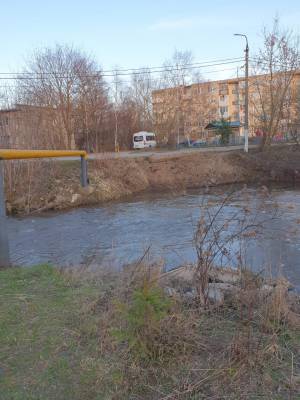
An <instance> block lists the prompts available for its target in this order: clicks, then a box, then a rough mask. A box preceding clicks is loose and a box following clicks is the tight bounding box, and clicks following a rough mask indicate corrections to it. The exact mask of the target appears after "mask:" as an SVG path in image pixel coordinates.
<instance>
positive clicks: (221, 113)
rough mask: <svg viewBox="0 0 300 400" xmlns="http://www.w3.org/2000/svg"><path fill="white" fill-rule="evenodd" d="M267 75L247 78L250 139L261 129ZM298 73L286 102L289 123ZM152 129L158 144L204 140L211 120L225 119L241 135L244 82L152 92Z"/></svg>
mask: <svg viewBox="0 0 300 400" xmlns="http://www.w3.org/2000/svg"><path fill="white" fill-rule="evenodd" d="M267 80H268V79H267V76H264V75H261V76H252V77H250V78H249V134H250V136H251V135H252V136H254V135H256V134H257V131H258V130H259V128H260V127H261V120H262V119H263V117H262V115H263V112H264V113H265V111H266V110H263V107H262V105H260V104H259V103H260V101H261V102H262V96H263V95H264V93H265V92H266V90H267V88H268V86H267V85H265V87H264V84H265V82H267ZM299 84H300V73H297V74H295V76H294V78H293V80H292V82H291V89H290V93H291V95H290V96H291V98H292V100H291V101H290V102H289V110H288V111H289V112H288V113H286V114H289V117H286V121H285V122H286V126H287V125H288V124H289V123H290V120H291V118H292V114H293V115H294V118H295V113H296V110H297V108H298V107H297V104H299V99H300V96H298V94H299V93H300V85H299ZM152 103H153V114H154V121H155V130H156V132H157V134H158V135H159V136H160V139H161V140H162V141H167V140H168V139H169V138H170V136H171V137H173V141H174V142H176V140H177V139H178V138H179V137H180V138H182V137H189V138H193V139H199V138H204V139H207V138H208V136H209V134H210V132H209V129H207V128H208V127H209V126H211V123H212V122H213V121H219V120H221V119H225V120H227V121H230V122H231V123H232V126H234V127H235V129H234V133H235V134H236V135H240V136H242V135H243V133H244V122H245V79H244V78H235V79H226V80H219V81H211V82H203V83H202V82H201V83H197V84H192V85H189V86H180V87H176V88H167V89H162V90H155V91H153V92H152Z"/></svg>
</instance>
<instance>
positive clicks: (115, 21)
mask: <svg viewBox="0 0 300 400" xmlns="http://www.w3.org/2000/svg"><path fill="white" fill-rule="evenodd" d="M276 15H278V16H280V19H281V22H282V25H284V26H285V27H289V28H293V29H294V30H296V31H298V32H299V21H300V0H285V1H282V0H281V1H279V0H272V1H270V0H252V1H248V2H247V1H241V0H235V1H233V0H211V1H209V0H205V1H203V0H184V1H183V0H181V1H176V2H175V1H170V0H160V1H159V0H151V1H142V0H140V1H137V0H124V1H121V0H117V1H113V0H111V1H102V0H98V1H97V0H85V1H74V0H73V1H70V0H60V1H58V0H51V1H45V0H44V1H41V0H26V1H25V0H23V1H16V0H10V1H6V0H1V7H0V33H1V35H0V37H1V40H0V72H12V71H14V72H15V71H20V70H21V69H22V65H23V64H24V60H25V58H26V56H28V54H30V52H32V51H33V50H34V49H36V48H38V47H43V46H51V45H54V44H55V43H63V44H72V45H74V46H75V47H79V48H82V49H84V50H85V51H86V52H87V53H89V54H91V55H93V56H94V57H95V59H96V61H97V62H98V63H99V64H100V65H101V66H102V68H104V69H111V68H114V67H115V66H116V65H118V66H119V67H120V68H137V67H144V66H160V65H161V64H162V63H163V62H164V60H165V59H167V58H170V56H171V55H172V53H173V52H174V50H175V49H178V50H191V51H192V52H193V54H194V56H195V62H202V61H207V60H215V59H220V58H228V57H239V56H243V48H244V41H243V40H242V38H236V37H233V33H235V32H240V33H245V34H247V35H248V38H249V45H250V51H252V54H253V52H254V51H255V50H256V49H257V47H258V46H259V44H260V43H261V35H260V33H261V30H262V27H263V25H267V26H270V25H271V24H272V20H273V18H274V17H275V16H276ZM230 67H232V66H229V67H228V66H227V67H226V66H224V67H223V68H224V69H225V68H230ZM221 68H222V67H221ZM215 69H216V68H214V70H215ZM203 72H204V73H205V71H203ZM224 74H225V76H224ZM235 74H236V72H235V71H233V68H231V70H228V71H223V72H222V73H221V75H222V77H223V76H224V77H227V76H228V77H230V76H234V75H235ZM219 75H220V74H219ZM207 76H208V78H211V76H209V75H207Z"/></svg>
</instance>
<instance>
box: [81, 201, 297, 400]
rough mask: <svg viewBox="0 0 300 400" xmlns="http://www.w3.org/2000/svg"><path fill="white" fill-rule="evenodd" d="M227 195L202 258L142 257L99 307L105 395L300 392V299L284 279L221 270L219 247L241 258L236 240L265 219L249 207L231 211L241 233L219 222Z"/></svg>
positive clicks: (200, 243)
mask: <svg viewBox="0 0 300 400" xmlns="http://www.w3.org/2000/svg"><path fill="white" fill-rule="evenodd" d="M231 196H233V195H231ZM226 201H228V197H226V198H225V199H223V201H222V202H221V204H219V205H218V207H217V208H213V209H214V213H212V211H211V210H210V211H209V212H208V208H206V207H204V214H203V216H202V218H201V219H200V221H199V224H198V227H197V231H196V235H195V240H196V248H197V254H198V262H197V264H196V265H189V266H185V267H182V268H180V269H178V270H174V271H170V272H164V271H163V270H162V269H161V266H159V265H147V264H145V263H144V258H142V259H141V260H140V261H139V262H137V263H136V264H135V265H131V266H128V267H126V268H125V269H124V270H123V271H122V272H121V273H120V274H119V275H116V276H115V279H114V283H113V285H110V286H109V288H108V290H105V291H103V292H102V293H101V295H100V296H99V299H98V300H97V301H96V302H94V303H93V304H92V305H91V307H90V309H89V311H88V312H92V313H94V314H96V315H97V316H98V317H99V323H98V327H99V332H98V335H99V349H100V350H99V351H100V356H101V357H102V358H103V359H104V360H105V364H106V372H105V373H103V371H101V372H99V381H98V383H99V384H101V388H102V389H101V390H102V392H101V393H103V396H104V398H107V399H160V400H163V399H164V400H167V399H168V400H170V399H172V400H175V399H176V400H177V399H178V400H179V399H206V398H210V399H225V398H226V399H243V398H245V399H249V398H266V399H273V398H282V399H295V398H297V397H296V396H297V394H298V393H299V390H300V385H299V384H300V382H299V373H300V368H299V367H300V366H299V362H300V353H299V326H300V325H299V322H300V301H299V296H297V295H296V294H295V293H292V292H290V290H289V288H290V285H289V283H288V282H287V281H286V280H285V279H283V278H276V279H273V280H271V279H270V278H268V277H266V276H262V275H261V274H255V273H253V272H250V271H248V270H247V269H246V268H244V267H243V268H238V269H237V270H235V269H232V268H229V267H228V265H225V264H223V268H216V264H214V263H216V261H217V260H220V258H219V252H220V253H221V254H222V255H223V256H224V255H225V256H226V259H227V261H230V262H232V258H233V256H235V257H237V258H239V255H237V254H235V253H232V248H231V247H230V245H231V244H232V243H233V240H236V239H237V238H239V239H243V240H244V239H245V238H247V240H248V239H249V237H250V238H251V237H252V236H253V235H252V234H251V235H250V234H249V235H248V234H247V233H249V232H253V229H254V228H255V229H258V226H259V224H258V223H257V222H256V223H254V220H253V219H251V221H250V222H251V223H250V222H249V219H248V212H247V210H246V209H245V215H246V216H245V217H243V218H241V219H239V220H238V221H237V220H236V218H237V217H236V216H235V214H234V212H233V214H232V217H233V218H232V220H233V221H235V226H237V227H238V230H236V229H232V228H230V222H231V221H224V220H223V224H221V225H220V224H219V221H218V217H219V216H220V215H221V212H222V209H223V207H224V204H226ZM230 201H232V198H231V197H230ZM237 222H238V223H237ZM224 223H225V224H226V225H225V226H224ZM199 229H200V230H201V232H200V233H199ZM204 238H205V239H204ZM206 238H207V242H206V241H205V240H206ZM225 248H226V252H225V251H224V249H225ZM230 254H231V255H232V256H230ZM239 254H240V253H239ZM239 260H240V262H241V264H240V266H241V265H243V264H242V261H241V259H239ZM212 288H213V289H214V295H212V294H211V290H212ZM216 293H217V295H216Z"/></svg>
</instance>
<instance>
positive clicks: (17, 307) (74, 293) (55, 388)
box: [0, 266, 97, 400]
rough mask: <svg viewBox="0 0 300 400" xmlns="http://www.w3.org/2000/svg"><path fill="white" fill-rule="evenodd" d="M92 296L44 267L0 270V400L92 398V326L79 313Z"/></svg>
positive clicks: (89, 290) (91, 291)
mask: <svg viewBox="0 0 300 400" xmlns="http://www.w3.org/2000/svg"><path fill="white" fill-rule="evenodd" d="M96 292H97V288H96V287H93V286H91V285H84V284H83V285H70V283H69V282H68V281H67V280H65V279H62V277H61V275H60V273H59V272H58V271H55V270H53V269H52V268H50V267H48V266H40V267H35V268H28V269H11V270H5V271H0V343H1V353H0V387H1V395H0V398H1V399H2V400H8V399H10V400H13V399H22V400H25V399H56V400H59V399H82V398H90V397H93V398H96V397H95V396H94V393H93V385H91V384H92V382H94V381H95V367H96V366H95V365H94V364H93V363H92V362H90V361H91V358H90V357H91V356H93V355H94V354H95V352H96V351H97V335H96V333H97V325H96V322H95V320H94V319H93V316H91V315H87V314H84V315H83V316H82V317H81V313H80V312H79V311H80V309H81V307H82V306H83V304H84V303H85V302H86V301H87V299H93V297H94V296H95V293H96ZM86 337H88V342H87V341H86V340H85V339H86Z"/></svg>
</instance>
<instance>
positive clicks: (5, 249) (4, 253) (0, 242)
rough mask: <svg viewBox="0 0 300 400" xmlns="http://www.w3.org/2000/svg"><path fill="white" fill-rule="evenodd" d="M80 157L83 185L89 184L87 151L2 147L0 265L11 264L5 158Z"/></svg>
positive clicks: (0, 159) (0, 169)
mask: <svg viewBox="0 0 300 400" xmlns="http://www.w3.org/2000/svg"><path fill="white" fill-rule="evenodd" d="M65 157H80V159H81V185H82V186H83V187H85V186H87V185H88V176H87V153H86V152H85V151H81V150H78V151H68V150H7V149H4V150H1V149H0V267H8V266H10V257H9V241H8V232H7V226H6V205H5V191H4V168H3V162H4V161H5V160H24V159H34V158H65Z"/></svg>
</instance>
